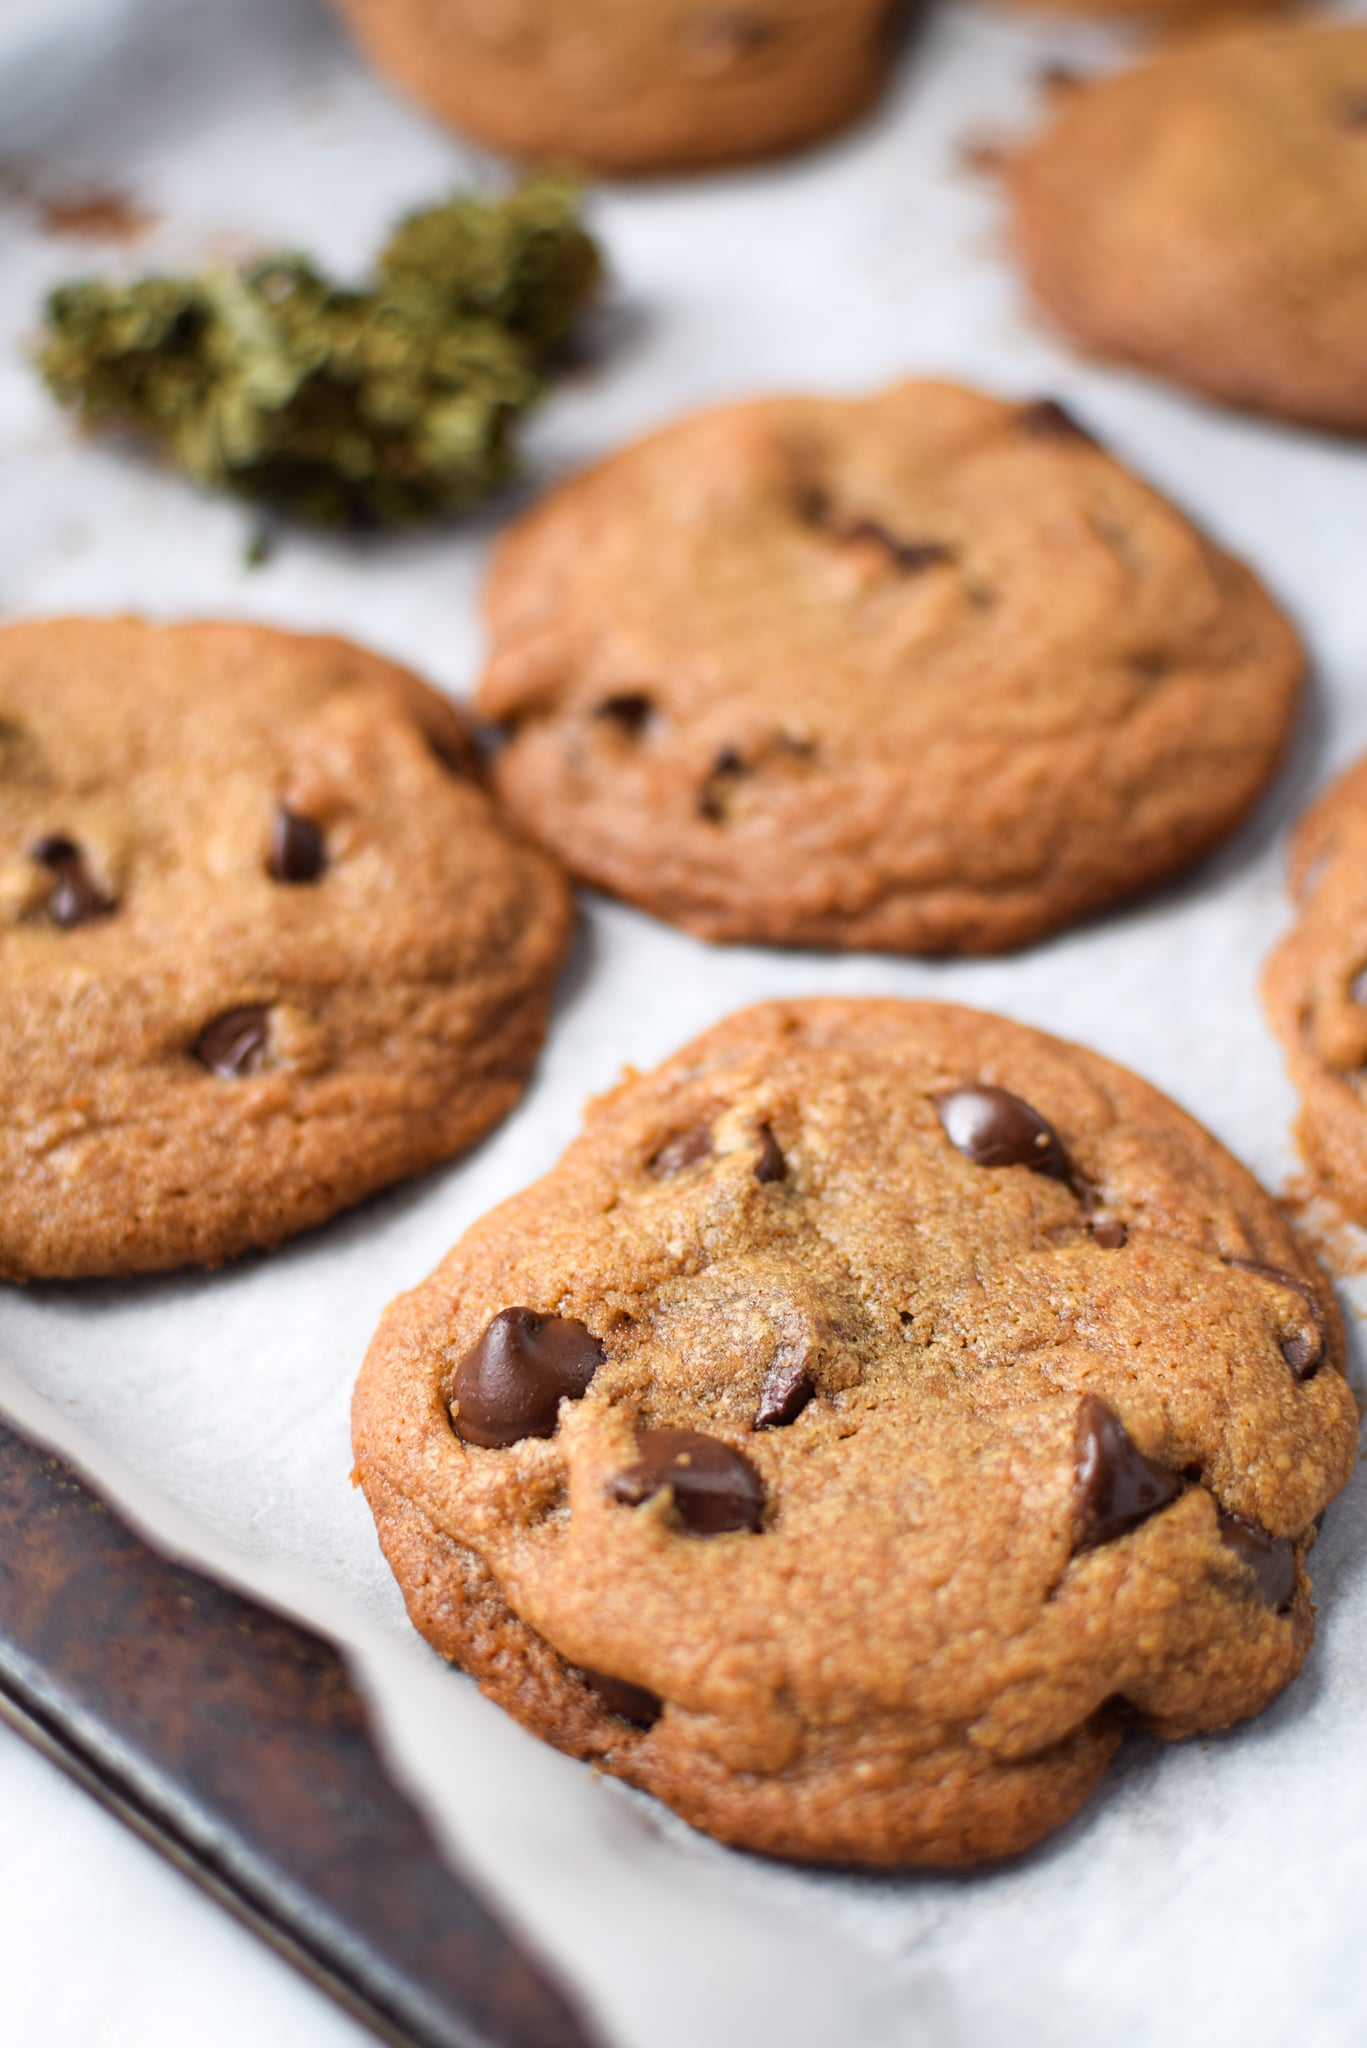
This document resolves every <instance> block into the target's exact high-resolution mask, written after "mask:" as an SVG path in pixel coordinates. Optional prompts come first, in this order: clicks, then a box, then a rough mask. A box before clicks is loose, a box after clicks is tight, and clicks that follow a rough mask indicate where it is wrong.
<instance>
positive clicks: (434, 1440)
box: [355, 1001, 1357, 1864]
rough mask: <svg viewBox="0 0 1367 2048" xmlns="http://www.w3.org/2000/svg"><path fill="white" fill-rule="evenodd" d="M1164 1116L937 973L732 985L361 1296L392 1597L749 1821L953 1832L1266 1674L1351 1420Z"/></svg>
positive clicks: (1282, 1260) (909, 1858)
mask: <svg viewBox="0 0 1367 2048" xmlns="http://www.w3.org/2000/svg"><path fill="white" fill-rule="evenodd" d="M1342 1356H1343V1352H1342V1335H1341V1331H1340V1326H1339V1322H1338V1317H1337V1314H1336V1312H1335V1308H1334V1302H1333V1298H1332V1295H1331V1293H1330V1291H1329V1288H1328V1286H1327V1284H1326V1282H1325V1280H1324V1278H1323V1276H1322V1275H1321V1274H1320V1273H1319V1272H1318V1270H1317V1269H1316V1268H1315V1266H1314V1265H1313V1264H1312V1263H1311V1262H1310V1260H1309V1258H1308V1256H1307V1255H1306V1253H1305V1252H1304V1251H1303V1250H1302V1248H1301V1247H1300V1245H1299V1244H1298V1242H1297V1240H1296V1238H1295V1237H1294V1235H1293V1234H1292V1232H1291V1230H1290V1229H1289V1227H1288V1225H1287V1224H1286V1222H1285V1220H1284V1219H1283V1217H1282V1215H1281V1214H1280V1212H1279V1211H1278V1209H1277V1208H1276V1206H1275V1204H1274V1203H1273V1202H1272V1201H1271V1200H1270V1199H1269V1197H1268V1196H1267V1195H1265V1194H1264V1193H1263V1191H1262V1189H1261V1188H1259V1187H1258V1185H1257V1184H1256V1182H1254V1181H1253V1180H1252V1179H1251V1178H1250V1176H1249V1175H1248V1174H1247V1173H1246V1172H1245V1171H1244V1170H1243V1168H1242V1167H1240V1166H1239V1165H1238V1164H1237V1162H1236V1161H1235V1160H1233V1159H1232V1158H1231V1157H1230V1156H1229V1154H1228V1153H1227V1152H1225V1151H1224V1150H1223V1148H1222V1147H1221V1146H1220V1145H1218V1144H1217V1143H1216V1142H1215V1140H1214V1139H1213V1138H1211V1137H1210V1136H1209V1135H1208V1134H1207V1133H1206V1132H1205V1131H1203V1130H1202V1129H1201V1128H1200V1126H1199V1125H1197V1124H1195V1123H1194V1122H1193V1121H1192V1120H1191V1118H1190V1117H1188V1116H1186V1115H1184V1114H1183V1113H1182V1111H1180V1110H1179V1109H1177V1108H1176V1107H1174V1105H1173V1104H1172V1103H1171V1102H1168V1101H1167V1100H1166V1099H1165V1098H1164V1097H1163V1096H1161V1095H1158V1094H1157V1093H1155V1091H1154V1090H1153V1089H1152V1088H1149V1087H1147V1086H1146V1085H1145V1084H1144V1083H1143V1082H1142V1081H1139V1080H1136V1079H1135V1077H1134V1076H1133V1075H1131V1074H1128V1073H1126V1072H1125V1071H1124V1070H1123V1069H1121V1068H1119V1067H1115V1066H1112V1065H1111V1064H1110V1063H1109V1062H1108V1061H1106V1060H1103V1059H1100V1058H1098V1057H1097V1056H1096V1055H1095V1054H1092V1053H1089V1052H1085V1051H1083V1050H1081V1049H1080V1048H1078V1047H1076V1046H1071V1045H1065V1044H1063V1043H1061V1042H1060V1041H1058V1040H1057V1039H1052V1038H1047V1037H1045V1036H1043V1035H1042V1034H1040V1033H1038V1032H1035V1031H1029V1030H1025V1029H1023V1028H1022V1027H1021V1026H1019V1025H1016V1024H1011V1023H1007V1022H1005V1021H1004V1020H1002V1019H1001V1018H997V1017H990V1016H984V1015H982V1014H980V1013H978V1012H975V1011H972V1010H963V1009H954V1008H948V1007H943V1006H941V1005H938V1004H930V1003H907V1002H896V1001H867V1002H857V1001H856V1002H849V1001H812V1002H792V1003H773V1004H767V1005H765V1006H763V1007H761V1008H758V1009H754V1010H749V1011H745V1012H742V1013H741V1014H739V1015H737V1016H734V1017H732V1018H730V1019H728V1020H727V1021H726V1022H725V1023H722V1024H720V1025H718V1026H717V1027H716V1028H715V1029H714V1030H712V1031H709V1032H708V1033H706V1034H705V1035H704V1036H703V1037H702V1038H700V1039H698V1040H696V1041H695V1042H694V1043H693V1044H691V1045H689V1046H687V1047H685V1048H684V1050H683V1051H682V1052H680V1053H678V1054H677V1055H676V1056H675V1057H674V1058H673V1059H670V1060H668V1061H667V1062H666V1063H665V1064H664V1065H663V1066H662V1067H660V1068H658V1069H657V1070H656V1071H655V1072H654V1073H651V1074H647V1075H644V1076H634V1077H631V1078H629V1079H628V1080H627V1081H625V1082H624V1083H623V1085H622V1086H621V1087H619V1088H618V1089H617V1090H616V1091H615V1092H614V1093H612V1094H610V1095H608V1096H606V1097H604V1098H603V1099H602V1100H601V1101H599V1102H597V1103H595V1104H594V1105H593V1106H592V1108H591V1109H590V1111H589V1115H588V1120H587V1126H586V1129H585V1132H584V1134H583V1136H582V1137H580V1138H579V1139H578V1141H577V1142H576V1143H575V1144H574V1145H572V1146H571V1148H570V1150H569V1151H568V1152H567V1153H566V1155H565V1157H564V1158H563V1159H562V1161H561V1162H560V1164H559V1165H558V1166H557V1167H556V1168H555V1170H554V1171H553V1172H552V1173H550V1174H549V1175H548V1176H547V1177H546V1178H545V1179H544V1180H542V1181H540V1182H538V1183H537V1184H536V1185H535V1186H534V1187H531V1188H529V1189H527V1190H526V1192H525V1193H523V1194H520V1195H517V1196H515V1197H514V1198H513V1200H511V1201H509V1202H505V1203H504V1204H503V1206H502V1207H501V1208H499V1209H496V1210H494V1211H493V1213H492V1214H491V1215H489V1216H487V1217H485V1218H484V1220H483V1221H482V1222H480V1223H478V1224H477V1225H476V1226H475V1227H474V1229H473V1230H471V1231H470V1232H469V1233H468V1235H467V1236H466V1237H465V1238H464V1239H463V1240H462V1242H461V1243H460V1244H459V1245H457V1247H456V1248H455V1250H454V1251H452V1252H451V1253H450V1255H449V1256H448V1257H447V1259H446V1260H445V1261H444V1263H443V1264H442V1265H441V1266H440V1267H439V1268H438V1270H437V1271H436V1272H435V1273H434V1274H433V1275H432V1277H431V1278H430V1279H429V1280H428V1281H426V1282H425V1284H424V1285H423V1286H421V1287H419V1288H418V1289H416V1291H415V1292H413V1293H412V1294H409V1295H406V1296H404V1297H402V1298H401V1299H400V1300H398V1301H397V1302H395V1303H394V1304H393V1305H392V1307H391V1308H390V1309H389V1310H388V1312H387V1313H386V1315H385V1318H384V1321H383V1322H382V1324H381V1326H380V1329H379V1331H378V1333H377V1334H376V1337H375V1339H374V1341H373V1343H372V1345H371V1347H370V1351H369V1354H368V1356H367V1359H366V1362H365V1366H364V1368H363V1371H362V1374H361V1378H360V1382H359V1385H358V1388H357V1393H356V1402H355V1445H356V1457H357V1463H358V1468H359V1473H360V1477H361V1480H362V1482H363V1484H364V1486H365V1489H366V1493H367V1496H368V1498H369V1501H370V1504H371V1507H372V1509H373V1511H374V1514H375V1519H376V1523H377V1526H378V1529H379V1534H380V1540H381V1543H382V1544H383V1546H384V1549H385V1552H386V1554H387V1556H388V1558H389V1561H390V1563H391V1565H392V1566H393V1569H394V1571H395V1574H396V1575H397V1577H398V1580H399V1583H400V1585H401V1586H402V1588H403V1591H404V1594H405V1597H406V1599H407V1602H408V1608H409V1612H410V1614H411V1616H412V1619H413V1621H414V1622H415V1623H416V1625H417V1626H418V1628H420V1629H421V1630H422V1632H423V1633H424V1635H426V1636H427V1637H428V1638H429V1639H430V1641H431V1642H433V1643H434V1644H435V1645H436V1647H437V1648H438V1649H439V1650H440V1651H442V1653H443V1654H444V1655H446V1656H447V1657H450V1658H453V1659H455V1660H457V1661H458V1662H460V1663H461V1664H463V1665H465V1666H466V1667H467V1668H468V1669H469V1670H471V1671H472V1672H474V1673H475V1675H476V1676H477V1677H478V1679H479V1681H480V1683H481V1685H482V1686H483V1687H484V1689H485V1691H486V1692H487V1693H489V1694H490V1696H491V1697H492V1698H494V1699H495V1700H497V1701H498V1702H499V1703H500V1704H501V1705H502V1706H504V1707H506V1708H507V1709H508V1711H509V1712H511V1713H512V1714H515V1715H516V1716H517V1718H518V1719H519V1720H521V1721H523V1722H525V1723H526V1725H527V1726H528V1727H529V1728H532V1729H533V1730H535V1731H536V1732H537V1733H538V1734H539V1735H542V1736H544V1737H546V1738H547V1739H548V1740H550V1741H552V1742H554V1743H557V1744H558V1745H560V1747H562V1748H564V1749H567V1750H569V1751H570V1752H572V1753H573V1754H574V1755H576V1756H582V1757H590V1758H593V1759H595V1760H596V1761H597V1762H599V1763H600V1764H601V1765H602V1766H603V1767H604V1768H605V1769H606V1770H609V1771H612V1772H615V1773H616V1774H617V1775H618V1776H620V1777H623V1778H626V1779H628V1780H629V1781H630V1782H631V1783H633V1784H635V1785H638V1786H642V1787H644V1788H645V1789H647V1790H648V1791H651V1792H654V1793H657V1794H658V1795H659V1796H660V1797H661V1798H662V1799H665V1800H667V1801H668V1802H669V1804H670V1805H671V1806H674V1807H676V1808H677V1809H678V1811H679V1812H680V1813H682V1814H683V1815H684V1816H685V1817H686V1818H687V1819H689V1820H690V1821H692V1822H694V1823H695V1824H696V1825H697V1826H699V1827H702V1828H706V1829H707V1830H709V1831H710V1832H712V1833H714V1834H716V1835H719V1836H721V1837H722V1838H723V1839H724V1840H727V1841H730V1842H737V1843H743V1844H746V1845H748V1846H749V1847H751V1848H756V1849H762V1850H767V1851H770V1852H773V1853H776V1854H780V1855H788V1856H801V1857H818V1858H821V1859H823V1860H833V1861H837V1862H849V1863H869V1864H890V1863H900V1862H914V1863H962V1862H967V1861H971V1860H974V1859H976V1858H980V1857H988V1856H1000V1855H1005V1854H1008V1853H1010V1852H1011V1851H1013V1850H1017V1849H1021V1848H1023V1847H1025V1846H1026V1845H1027V1844H1028V1843H1030V1842H1033V1841H1034V1840H1036V1839H1037V1837H1039V1836H1040V1835H1042V1834H1044V1833H1045V1832H1046V1831H1047V1830H1048V1829H1050V1828H1052V1827H1056V1826H1057V1825H1058V1824H1059V1822H1060V1821H1062V1820H1064V1819H1065V1818H1066V1817H1067V1816H1068V1815H1069V1814H1070V1813H1072V1812H1073V1811H1074V1809H1075V1808H1076V1807H1077V1806H1079V1805H1080V1804H1081V1802H1082V1801H1083V1800H1084V1799H1085V1798H1086V1797H1087V1794H1088V1793H1089V1792H1090V1791H1091V1789H1092V1788H1093V1786H1094V1785H1095V1784H1096V1782H1097V1780H1098V1778H1099V1777H1100V1775H1101V1773H1102V1771H1103V1769H1104V1767H1105V1765H1106V1761H1107V1759H1108V1758H1109V1757H1110V1755H1111V1754H1112V1752H1113V1750H1114V1749H1115V1747H1116V1744H1117V1743H1118V1742H1119V1740H1120V1738H1121V1733H1122V1730H1123V1729H1124V1727H1125V1726H1126V1725H1127V1724H1129V1723H1134V1722H1138V1723H1139V1724H1141V1725H1143V1726H1145V1727H1147V1728H1150V1729H1154V1730H1157V1731H1158V1732H1159V1733H1160V1734H1163V1735H1167V1736H1172V1737H1179V1736H1183V1735H1187V1734H1190V1733H1192V1732H1193V1731H1194V1730H1197V1729H1203V1728H1219V1727H1224V1726H1225V1725H1227V1724H1228V1723H1229V1722H1232V1721H1235V1720H1238V1719H1240V1718H1241V1717H1243V1716H1244V1715H1248V1714H1254V1713H1257V1712H1258V1711H1259V1709H1260V1708H1261V1707H1263V1706H1264V1705H1265V1704H1266V1703H1267V1701H1268V1700H1270V1699H1271V1698H1272V1696H1273V1695H1274V1694H1275V1693H1276V1692H1277V1691H1279V1690H1280V1688H1281V1687H1282V1686H1283V1685H1285V1684H1286V1683H1287V1682H1288V1680H1290V1679H1291V1678H1292V1677H1294V1675H1295V1673H1296V1671H1297V1670H1298V1668H1299V1666H1300V1664H1301V1661H1302V1659H1303V1658H1304V1656H1305V1654H1306V1651H1307V1649H1308V1647H1309V1644H1310V1640H1311V1634H1312V1627H1313V1615H1312V1608H1311V1604H1310V1585H1309V1580H1308V1578H1307V1576H1306V1556H1307V1552H1308V1550H1309V1548H1310V1545H1311V1543H1312V1541H1313V1536H1314V1528H1315V1520H1316V1517H1317V1516H1318V1515H1319V1514H1320V1512H1321V1510H1322V1509H1323V1507H1324V1505H1325V1503H1326V1502H1327V1501H1328V1500H1330V1499H1331V1498H1332V1497H1333V1495H1334V1494H1335V1493H1336V1492H1337V1491H1338V1489H1339V1488H1340V1487H1341V1486H1342V1485H1343V1484H1344V1482H1345V1480H1346V1479H1347V1477H1348V1475H1349V1473H1350V1471H1351V1469H1352V1466H1353V1460H1354V1452H1355V1445H1356V1438H1357V1415H1356V1410H1355V1408H1354V1405H1353V1401H1352V1398H1351V1396H1350V1394H1349V1392H1348V1388H1347V1386H1346V1384H1345V1382H1344V1379H1343V1377H1342V1373H1341V1364H1342Z"/></svg>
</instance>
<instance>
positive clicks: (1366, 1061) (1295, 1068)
mask: <svg viewBox="0 0 1367 2048" xmlns="http://www.w3.org/2000/svg"><path fill="white" fill-rule="evenodd" d="M1291 881H1292V887H1293V890H1294V892H1295V895H1296V898H1297V902H1298V917H1297V922H1296V924H1295V926H1294V928H1293V929H1292V930H1291V931H1290V932H1289V933H1288V934H1287V935H1286V937H1285V938H1284V939H1283V940H1282V941H1281V943H1280V945H1278V946H1277V948H1276V950H1275V951H1274V952H1273V954H1272V956H1271V958H1270V960H1269V961H1268V965H1267V972H1266V974H1265V976H1264V978H1263V998H1264V1001H1265V1003H1266V1005H1267V1012H1268V1016H1269V1018H1270V1020H1271V1023H1272V1028H1273V1030H1274V1031H1275V1032H1276V1034H1277V1036H1278V1038H1279V1039H1280V1040H1281V1043H1282V1050H1283V1052H1284V1054H1285V1058H1286V1068H1287V1072H1288V1074H1289V1075H1290V1077H1291V1080H1292V1082H1293V1084H1294V1085H1295V1087H1296V1089H1297V1091H1298V1092H1299V1095H1300V1098H1301V1114H1300V1120H1299V1123H1298V1126H1297V1135H1298V1137H1299V1140H1300V1144H1301V1148H1302V1150H1303V1151H1304V1153H1305V1155H1306V1158H1307V1159H1308V1161H1309V1163H1310V1165H1311V1166H1312V1167H1313V1168H1314V1169H1315V1171H1316V1172H1317V1173H1318V1174H1319V1175H1320V1176H1321V1178H1322V1179H1323V1180H1324V1181H1325V1182H1327V1184H1328V1186H1329V1188H1330V1190H1331V1192H1332V1193H1333V1195H1334V1196H1335V1198H1336V1199H1337V1200H1338V1201H1339V1202H1340V1203H1341V1204H1342V1206H1343V1208H1344V1209H1345V1210H1346V1211H1347V1213H1348V1214H1349V1215H1350V1216H1352V1217H1353V1218H1354V1219H1355V1220H1356V1221H1357V1222H1359V1223H1362V1224H1367V760H1361V761H1358V762H1356V763H1355V764H1354V766H1353V767H1351V768H1350V769H1348V771H1347V772H1346V773H1345V774H1344V775H1341V776H1340V777H1339V779H1338V781H1337V782H1336V783H1334V784H1333V786H1332V787H1331V788H1330V789H1328V790H1327V791H1326V792H1325V793H1324V795H1323V796H1321V797H1320V798H1319V800H1318V802H1316V803H1314V804H1312V805H1311V807H1310V809H1309V810H1308V811H1307V812H1306V814H1305V816H1304V817H1303V818H1302V820H1301V822H1300V824H1299V826H1298V827H1297V829H1296V834H1295V837H1294V839H1293V840H1292V843H1291Z"/></svg>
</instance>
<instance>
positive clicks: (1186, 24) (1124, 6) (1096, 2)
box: [1006, 0, 1293, 85]
mask: <svg viewBox="0 0 1367 2048" xmlns="http://www.w3.org/2000/svg"><path fill="white" fill-rule="evenodd" d="M1292 4H1293V0H1006V5H1007V6H1008V7H1009V8H1010V10H1011V12H1012V13H1013V14H1053V15H1076V16H1085V17H1086V18H1087V19H1088V20H1091V21H1101V20H1105V21H1133V22H1142V23H1143V24H1145V25H1146V26H1148V25H1152V26H1154V27H1156V28H1160V29H1165V30H1170V31H1172V32H1173V33H1182V32H1183V31H1185V30H1187V29H1191V30H1196V31H1200V30H1204V29H1206V28H1208V27H1210V26H1212V25H1214V24H1217V23H1223V22H1224V21H1225V20H1227V19H1234V18H1237V17H1240V16H1247V15H1253V14H1272V13H1282V12H1285V11H1286V9H1287V8H1288V7H1290V6H1291V5H1292ZM1067 82H1068V83H1069V84H1070V85H1071V84H1072V82H1073V80H1072V77H1071V76H1069V77H1068V79H1067Z"/></svg>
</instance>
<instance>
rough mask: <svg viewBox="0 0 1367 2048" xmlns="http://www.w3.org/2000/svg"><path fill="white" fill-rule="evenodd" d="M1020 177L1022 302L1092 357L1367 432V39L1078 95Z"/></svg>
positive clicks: (1239, 47)
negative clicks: (1026, 286) (1025, 297)
mask: <svg viewBox="0 0 1367 2048" xmlns="http://www.w3.org/2000/svg"><path fill="white" fill-rule="evenodd" d="M1010 177H1011V188H1012V197H1013V206H1014V216H1015V238H1016V243H1017V246H1018V249H1019V252H1020V256H1021V260H1022V262H1023V264H1024V267H1025V272H1026V276H1027V278H1028V280H1029V283H1030V286H1031V288H1032V289H1033V291H1034V293H1035V295H1036V297H1037V298H1038V299H1039V301H1040V302H1041V304H1042V305H1043V306H1044V307H1045V308H1046V309H1047V310H1048V311H1049V312H1050V313H1051V314H1052V315H1053V317H1054V318H1055V319H1056V320H1057V321H1058V322H1059V323H1060V324H1061V326H1063V327H1064V328H1065V329H1066V330H1067V332H1068V333H1069V334H1071V335H1072V336H1073V337H1074V338H1075V339H1076V340H1077V341H1079V342H1081V343H1082V344H1083V345H1084V347H1086V348H1089V349H1095V350H1098V351H1100V352H1102V353H1103V354H1107V355H1113V356H1118V357H1121V358H1123V359H1124V360H1126V361H1128V362H1131V363H1136V364H1139V365H1141V366H1142V367H1143V368H1145V369H1149V370H1155V371H1157V372H1158V373H1159V374H1160V375H1161V376H1164V377H1171V378H1172V379H1174V380H1175V381H1176V382H1177V383H1179V384H1186V385H1189V386H1190V387H1191V388H1192V389H1193V390H1196V391H1200V392H1204V393H1206V394H1207V395H1208V396H1209V397H1211V398H1215V399H1219V400H1221V401H1222V402H1223V403H1225V404H1227V405H1233V406H1243V407H1248V408H1251V409H1252V410H1254V411H1257V412H1266V413H1273V414H1277V415H1279V416H1280V417H1282V418H1285V419H1290V420H1300V421H1304V422H1307V423H1308V424H1310V425H1314V426H1322V427H1335V428H1342V429H1345V430H1347V431H1350V432H1354V433H1361V432H1363V431H1364V430H1367V358H1365V357H1364V352H1363V348H1362V333H1363V329H1364V326H1367V27H1356V28H1354V27H1336V28H1324V27H1320V26H1318V25H1310V26H1303V27H1294V26H1293V27H1278V28H1260V29H1257V30H1252V31H1244V32H1241V33H1239V34H1237V35H1231V36H1228V37H1226V38H1221V39H1218V40H1213V41H1210V42H1208V43H1202V44H1199V45H1196V46H1193V47H1191V48H1188V49H1184V50H1182V51H1180V52H1178V53H1176V54H1174V55H1170V56H1166V57H1164V58H1162V59H1161V60H1160V61H1159V62H1157V63H1154V64H1150V65H1148V66H1146V67H1145V68H1143V69H1142V70H1137V71H1130V72H1126V73H1125V74H1123V75H1122V76H1121V77H1118V78H1113V79H1110V80H1106V81H1103V82H1100V83H1097V84H1088V85H1083V86H1080V87H1079V88H1078V89H1077V90H1076V91H1074V92H1070V93H1068V94H1066V95H1065V96H1063V97H1062V99H1061V100H1060V102H1059V111H1058V117H1057V119H1056V120H1055V121H1054V123H1053V124H1052V126H1050V128H1049V129H1048V130H1047V132H1046V133H1045V134H1044V135H1043V136H1042V137H1041V138H1040V139H1039V140H1038V141H1037V142H1035V143H1034V144H1033V145H1031V146H1029V147H1028V148H1026V149H1025V150H1023V151H1022V152H1021V153H1020V155H1019V156H1018V157H1017V158H1016V159H1015V161H1014V163H1013V165H1012V167H1011V173H1010Z"/></svg>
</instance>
